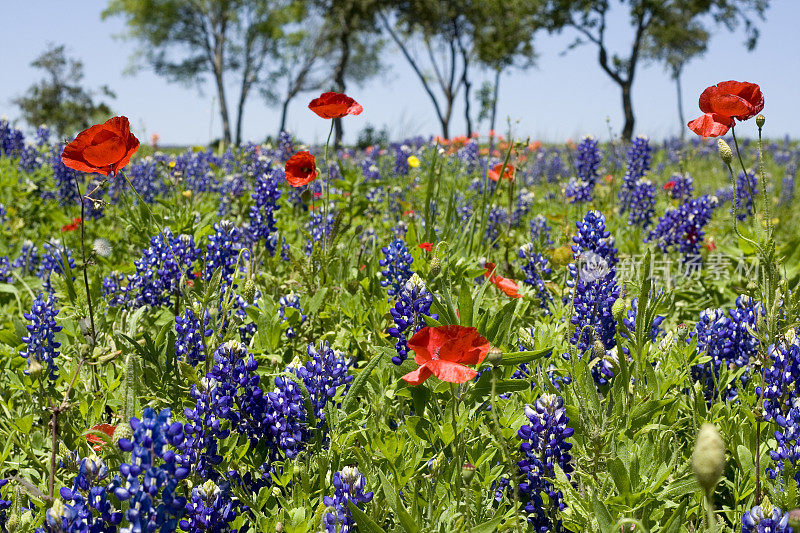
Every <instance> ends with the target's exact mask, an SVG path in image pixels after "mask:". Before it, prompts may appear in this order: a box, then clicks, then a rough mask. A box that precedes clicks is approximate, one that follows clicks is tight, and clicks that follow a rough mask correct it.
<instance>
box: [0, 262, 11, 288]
mask: <svg viewBox="0 0 800 533" xmlns="http://www.w3.org/2000/svg"><path fill="white" fill-rule="evenodd" d="M0 283H14V276H13V274H12V273H11V262H10V261H9V260H8V257H7V256H5V255H3V256H0Z"/></svg>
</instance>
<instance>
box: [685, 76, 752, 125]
mask: <svg viewBox="0 0 800 533" xmlns="http://www.w3.org/2000/svg"><path fill="white" fill-rule="evenodd" d="M762 109H764V95H763V94H761V88H760V87H759V86H758V85H756V84H755V83H748V82H746V81H723V82H721V83H718V84H716V85H712V86H711V87H708V88H706V90H705V91H703V94H701V95H700V111H702V112H703V113H717V114H719V115H723V116H726V117H731V118H735V119H737V120H747V119H748V118H752V117H754V116H756V115H757V114H758V113H760V112H761V110H762Z"/></svg>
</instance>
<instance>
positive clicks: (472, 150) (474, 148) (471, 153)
mask: <svg viewBox="0 0 800 533" xmlns="http://www.w3.org/2000/svg"><path fill="white" fill-rule="evenodd" d="M456 157H458V159H460V160H461V162H462V163H464V166H465V167H466V171H467V174H472V173H473V172H475V171H476V170H477V169H478V166H479V165H480V151H479V146H478V140H477V139H471V140H470V141H469V142H468V143H467V144H465V145H464V146H463V148H460V149H459V150H458V152H457V153H456Z"/></svg>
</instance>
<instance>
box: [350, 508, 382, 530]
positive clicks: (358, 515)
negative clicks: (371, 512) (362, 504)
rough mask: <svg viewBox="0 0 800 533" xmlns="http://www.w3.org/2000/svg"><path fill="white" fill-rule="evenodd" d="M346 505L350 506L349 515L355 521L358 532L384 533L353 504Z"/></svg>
mask: <svg viewBox="0 0 800 533" xmlns="http://www.w3.org/2000/svg"><path fill="white" fill-rule="evenodd" d="M347 504H348V505H349V506H350V514H351V515H353V518H355V519H356V525H357V526H358V531H360V532H361V533H386V531H384V529H383V528H382V527H381V526H379V525H378V524H376V523H375V521H374V520H373V519H372V518H370V517H369V516H368V515H367V514H366V513H365V512H364V511H362V510H361V509H359V508H358V506H356V504H355V503H353V502H352V501H348V502H347Z"/></svg>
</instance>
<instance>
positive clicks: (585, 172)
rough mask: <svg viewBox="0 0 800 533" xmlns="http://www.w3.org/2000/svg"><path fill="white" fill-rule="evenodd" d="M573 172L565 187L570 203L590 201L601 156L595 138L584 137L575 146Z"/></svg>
mask: <svg viewBox="0 0 800 533" xmlns="http://www.w3.org/2000/svg"><path fill="white" fill-rule="evenodd" d="M576 152H577V153H576V156H575V174H576V177H575V178H574V179H573V180H571V181H570V183H569V184H568V185H567V188H566V196H567V198H572V203H576V202H590V201H591V200H592V193H593V192H594V187H595V185H596V184H597V178H598V176H599V173H598V171H599V168H600V163H601V162H602V156H601V155H600V149H599V148H598V146H597V139H594V138H593V137H589V136H587V137H584V138H583V139H582V140H581V142H580V144H578V147H577V148H576Z"/></svg>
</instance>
